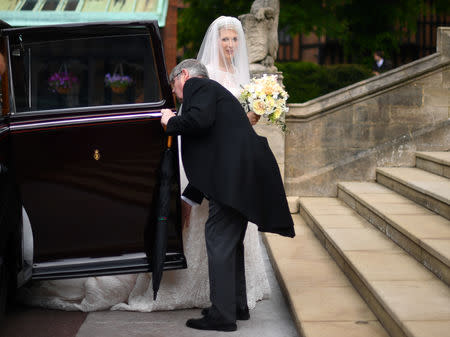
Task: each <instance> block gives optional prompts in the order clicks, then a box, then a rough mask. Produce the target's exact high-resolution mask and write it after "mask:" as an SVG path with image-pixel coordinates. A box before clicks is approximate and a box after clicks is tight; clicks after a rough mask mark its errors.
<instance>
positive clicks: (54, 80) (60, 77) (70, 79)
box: [48, 71, 78, 92]
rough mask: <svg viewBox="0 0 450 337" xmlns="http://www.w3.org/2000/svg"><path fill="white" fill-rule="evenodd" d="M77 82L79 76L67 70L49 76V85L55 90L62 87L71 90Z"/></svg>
mask: <svg viewBox="0 0 450 337" xmlns="http://www.w3.org/2000/svg"><path fill="white" fill-rule="evenodd" d="M75 83H78V77H76V76H75V75H73V74H71V73H69V72H67V71H64V72H56V73H54V74H53V75H51V76H50V77H49V78H48V85H49V87H50V90H51V91H53V92H55V91H58V90H60V89H66V90H69V89H70V88H72V86H73V85H74V84H75Z"/></svg>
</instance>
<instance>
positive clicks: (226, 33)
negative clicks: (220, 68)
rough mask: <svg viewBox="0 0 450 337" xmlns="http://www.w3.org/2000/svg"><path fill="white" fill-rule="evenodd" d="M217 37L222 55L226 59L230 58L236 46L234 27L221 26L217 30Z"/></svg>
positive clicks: (236, 35)
mask: <svg viewBox="0 0 450 337" xmlns="http://www.w3.org/2000/svg"><path fill="white" fill-rule="evenodd" d="M219 39H220V40H219V44H220V47H221V49H222V52H223V55H224V56H225V58H226V59H227V60H231V58H232V57H233V55H234V52H235V51H236V49H237V48H238V34H237V33H236V31H235V30H234V29H226V28H223V29H221V30H220V31H219Z"/></svg>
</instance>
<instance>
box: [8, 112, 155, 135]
mask: <svg viewBox="0 0 450 337" xmlns="http://www.w3.org/2000/svg"><path fill="white" fill-rule="evenodd" d="M159 117H161V112H150V113H137V114H127V115H113V116H99V117H80V118H73V119H67V120H57V121H42V122H32V123H26V122H22V123H20V124H11V126H10V128H11V131H22V130H32V129H41V128H51V127H58V126H67V125H79V124H88V123H104V122H114V121H124V120H133V119H147V118H159Z"/></svg>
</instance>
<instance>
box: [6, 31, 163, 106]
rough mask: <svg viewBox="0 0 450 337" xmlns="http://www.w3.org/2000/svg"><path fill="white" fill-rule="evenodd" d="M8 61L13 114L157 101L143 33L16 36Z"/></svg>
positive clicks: (149, 47) (153, 70)
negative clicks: (43, 36)
mask: <svg viewBox="0 0 450 337" xmlns="http://www.w3.org/2000/svg"><path fill="white" fill-rule="evenodd" d="M27 40H29V41H27ZM11 59H12V62H13V68H14V69H16V72H15V73H14V74H13V87H14V91H15V99H16V111H15V112H17V113H23V112H28V111H41V110H58V109H68V108H83V107H94V106H108V105H117V104H135V103H151V102H158V101H160V100H161V89H160V87H159V81H155V79H157V78H158V74H157V71H156V69H157V68H156V66H155V60H154V57H153V49H152V41H151V39H150V36H149V34H146V33H145V31H143V32H136V31H133V32H132V33H130V34H118V35H115V36H106V35H105V36H98V35H96V36H81V37H80V36H77V37H76V38H75V37H73V38H71V37H70V36H68V37H67V38H61V37H59V38H55V39H42V40H41V41H39V39H36V37H35V36H34V37H33V38H32V39H27V35H26V34H20V35H19V36H17V37H14V41H13V43H12V47H11Z"/></svg>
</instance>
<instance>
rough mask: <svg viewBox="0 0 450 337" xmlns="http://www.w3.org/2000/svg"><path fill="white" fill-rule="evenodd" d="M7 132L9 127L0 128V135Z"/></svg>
mask: <svg viewBox="0 0 450 337" xmlns="http://www.w3.org/2000/svg"><path fill="white" fill-rule="evenodd" d="M8 130H9V127H7V126H0V135H1V134H2V133H4V132H7V131H8Z"/></svg>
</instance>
